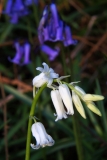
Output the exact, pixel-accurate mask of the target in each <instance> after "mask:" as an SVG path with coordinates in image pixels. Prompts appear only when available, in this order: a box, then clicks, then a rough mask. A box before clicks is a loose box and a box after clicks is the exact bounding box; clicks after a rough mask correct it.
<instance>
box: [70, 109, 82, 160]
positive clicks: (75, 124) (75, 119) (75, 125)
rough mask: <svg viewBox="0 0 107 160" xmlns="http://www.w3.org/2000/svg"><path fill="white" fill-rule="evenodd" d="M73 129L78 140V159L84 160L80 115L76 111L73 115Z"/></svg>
mask: <svg viewBox="0 0 107 160" xmlns="http://www.w3.org/2000/svg"><path fill="white" fill-rule="evenodd" d="M73 130H74V136H75V141H76V149H77V154H78V160H84V154H83V147H82V141H81V139H82V137H81V132H80V126H79V123H78V117H77V116H76V112H75V114H74V116H73Z"/></svg>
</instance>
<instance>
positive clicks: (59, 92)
mask: <svg viewBox="0 0 107 160" xmlns="http://www.w3.org/2000/svg"><path fill="white" fill-rule="evenodd" d="M43 66H44V68H41V67H38V68H37V70H39V71H41V72H42V73H40V74H39V75H38V76H36V77H35V78H34V79H33V85H34V86H35V87H37V88H39V87H41V86H42V85H44V84H45V83H47V87H49V88H53V90H52V91H51V99H52V102H53V105H54V107H55V110H56V114H54V115H55V116H56V117H57V118H56V120H55V121H58V120H60V119H62V118H67V116H68V115H73V114H74V109H73V103H74V106H75V107H76V109H77V111H78V112H79V113H80V114H81V116H82V117H83V118H85V119H86V115H85V111H84V108H83V105H82V103H81V101H83V102H85V104H86V106H87V107H88V108H89V109H90V110H91V111H93V112H94V113H96V114H98V115H99V116H101V112H100V110H99V109H98V108H97V107H96V106H95V104H94V102H93V101H98V100H103V99H104V97H103V96H101V95H93V94H86V93H85V91H84V90H83V89H82V88H80V87H79V86H75V85H74V83H77V82H72V83H70V84H67V83H65V82H62V81H61V79H63V78H65V77H66V76H65V77H60V78H58V77H59V75H58V74H56V73H55V72H54V70H53V69H52V68H49V67H48V65H47V64H46V63H43ZM54 78H55V79H56V82H58V84H59V85H58V86H55V85H53V84H52V83H53V79H54ZM69 88H70V89H71V90H72V96H71V93H70V90H69ZM64 105H65V107H64ZM65 108H66V110H65ZM32 134H33V136H34V137H35V138H36V140H37V145H36V146H35V145H33V144H31V147H32V148H33V149H38V148H39V147H40V146H42V147H44V146H51V145H53V144H54V140H53V139H52V137H50V136H49V135H48V134H47V133H46V131H45V128H44V127H43V125H42V124H41V123H35V124H33V125H32Z"/></svg>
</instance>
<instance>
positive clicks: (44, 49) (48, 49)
mask: <svg viewBox="0 0 107 160" xmlns="http://www.w3.org/2000/svg"><path fill="white" fill-rule="evenodd" d="M41 51H42V52H44V53H45V54H47V55H48V57H49V60H50V61H53V60H54V59H55V58H56V57H57V56H58V54H59V52H60V48H59V47H55V49H52V48H51V47H49V46H47V45H45V44H44V45H42V46H41Z"/></svg>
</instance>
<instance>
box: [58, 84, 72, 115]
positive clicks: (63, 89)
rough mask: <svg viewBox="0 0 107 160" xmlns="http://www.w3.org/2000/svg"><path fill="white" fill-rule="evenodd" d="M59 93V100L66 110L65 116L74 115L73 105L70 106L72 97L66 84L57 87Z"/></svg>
mask: <svg viewBox="0 0 107 160" xmlns="http://www.w3.org/2000/svg"><path fill="white" fill-rule="evenodd" d="M59 93H60V95H61V98H62V100H63V102H64V104H65V107H66V108H67V114H71V115H73V114H74V109H73V104H72V97H71V93H70V90H69V88H68V86H67V85H66V84H61V85H60V86H59Z"/></svg>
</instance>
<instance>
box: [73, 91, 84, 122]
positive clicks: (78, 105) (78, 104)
mask: <svg viewBox="0 0 107 160" xmlns="http://www.w3.org/2000/svg"><path fill="white" fill-rule="evenodd" d="M72 100H73V102H74V105H75V107H76V109H77V111H78V112H79V113H80V114H81V116H82V117H83V118H85V119H86V115H85V111H84V108H83V106H82V103H81V101H80V99H79V97H78V95H77V94H76V93H75V92H74V91H72Z"/></svg>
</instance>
